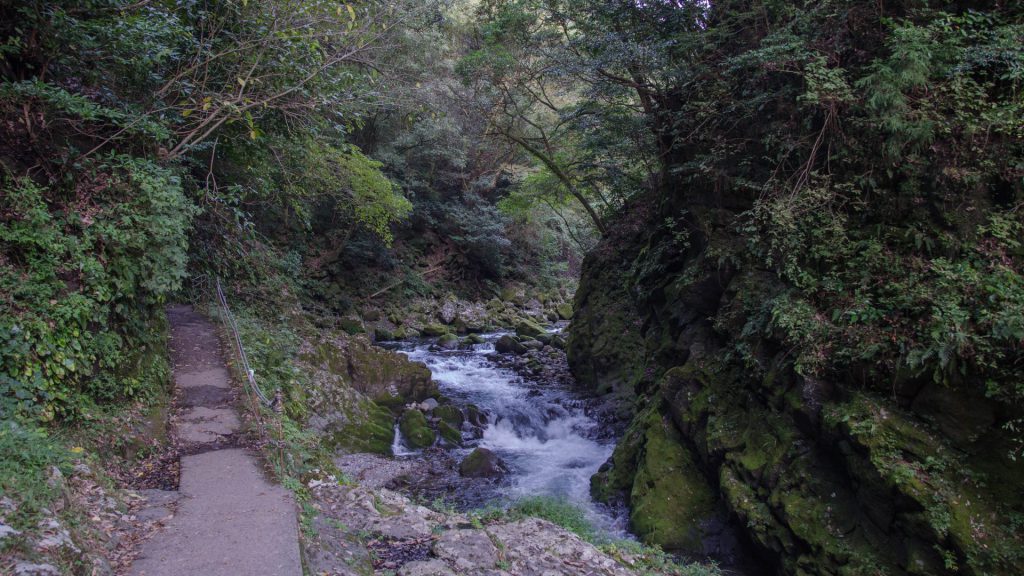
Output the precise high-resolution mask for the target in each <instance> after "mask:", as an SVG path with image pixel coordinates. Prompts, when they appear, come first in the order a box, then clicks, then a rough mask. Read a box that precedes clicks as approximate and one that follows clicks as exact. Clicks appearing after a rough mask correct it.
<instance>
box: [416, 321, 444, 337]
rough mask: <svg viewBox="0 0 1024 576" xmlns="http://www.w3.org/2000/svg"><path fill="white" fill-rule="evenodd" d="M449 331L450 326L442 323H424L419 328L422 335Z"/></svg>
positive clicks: (435, 334) (441, 333)
mask: <svg viewBox="0 0 1024 576" xmlns="http://www.w3.org/2000/svg"><path fill="white" fill-rule="evenodd" d="M450 332H451V328H449V327H448V326H445V325H444V324H425V325H424V326H423V328H421V329H420V333H421V334H423V335H424V336H443V335H445V334H448V333H450Z"/></svg>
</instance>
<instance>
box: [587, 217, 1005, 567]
mask: <svg viewBox="0 0 1024 576" xmlns="http://www.w3.org/2000/svg"><path fill="white" fill-rule="evenodd" d="M636 212H637V211H635V210H634V211H631V214H634V215H635V213H636ZM697 216H698V217H699V219H700V221H701V222H703V223H704V225H703V228H702V229H700V230H694V231H693V234H692V236H691V242H690V245H688V246H685V247H680V246H675V245H672V243H671V242H668V241H666V239H665V238H662V237H659V236H658V234H657V233H656V232H653V233H652V232H648V231H649V230H656V228H657V226H656V225H653V224H652V225H651V226H643V225H637V226H633V227H632V228H630V227H629V226H616V227H613V229H615V230H616V231H615V232H613V234H614V235H615V236H613V237H612V238H609V239H607V240H606V241H605V242H603V243H602V244H601V245H600V246H599V247H598V248H597V249H596V250H595V251H594V252H593V253H592V254H591V255H590V256H588V259H587V261H586V263H585V265H584V273H583V280H582V283H581V285H580V289H579V292H578V293H577V297H576V301H575V314H574V317H573V323H572V325H571V326H570V329H569V333H570V336H569V350H568V351H569V360H570V363H571V366H572V368H573V371H574V373H575V374H576V376H577V378H578V379H579V380H580V381H581V382H583V383H585V384H587V385H589V386H591V387H593V389H595V390H596V391H598V392H618V393H619V394H621V395H622V396H623V397H629V396H630V395H633V396H635V398H636V405H637V407H638V410H637V412H636V415H635V417H634V418H633V420H632V423H631V425H630V427H629V429H628V430H627V432H626V433H625V436H624V437H623V439H622V440H621V441H620V443H619V444H618V446H617V448H616V450H615V453H614V455H613V456H612V458H611V459H610V460H609V461H608V463H607V464H606V465H605V466H604V467H603V468H602V470H601V471H600V472H599V473H598V474H597V475H596V476H595V477H594V478H593V481H592V492H593V494H594V495H595V497H597V498H599V499H602V500H614V499H623V500H625V501H626V502H627V503H629V504H630V505H631V510H632V514H631V520H632V524H633V527H634V529H635V530H636V531H637V533H638V534H639V535H641V536H642V537H643V538H644V539H645V540H647V541H650V542H656V543H658V544H661V545H662V546H664V547H666V548H669V549H675V550H681V551H687V552H697V553H701V552H708V551H709V550H708V549H707V546H706V543H707V541H708V539H707V536H708V534H707V532H708V530H709V527H711V526H715V525H716V523H718V522H719V521H720V520H721V519H722V517H723V514H724V515H727V516H728V517H730V518H731V519H733V520H734V524H735V526H737V527H738V529H739V530H741V531H742V532H743V533H744V535H745V537H746V538H745V539H746V540H747V541H749V542H751V543H752V544H753V551H754V552H755V553H757V554H759V555H761V556H763V557H764V558H765V559H766V560H767V561H768V562H770V563H771V564H772V565H773V566H775V567H776V569H777V570H778V571H779V572H780V573H784V574H820V575H830V574H836V575H838V574H875V573H886V574H937V575H938V574H978V575H980V574H996V575H1009V574H1015V573H1019V572H1017V571H1018V570H1019V566H1020V562H1022V561H1024V534H1022V533H1021V529H1020V527H1019V526H1020V524H1019V519H1020V518H1024V485H1022V479H1024V467H1022V463H1021V462H1019V461H1018V462H1013V461H1011V460H1010V459H1009V458H1008V457H1007V454H1008V452H1009V450H1008V449H1007V444H1006V441H1005V440H1006V438H1005V434H1004V432H1003V430H1002V429H1001V426H1002V423H1003V422H1005V421H1006V418H1007V417H1008V415H1006V414H1002V415H1000V414H999V413H998V412H999V411H998V410H997V409H996V408H995V407H994V406H993V405H992V404H991V403H990V402H989V401H988V400H986V399H985V398H983V397H980V396H979V395H977V394H973V395H972V394H971V393H968V392H966V391H964V390H960V389H955V388H949V387H945V386H942V385H938V384H935V383H932V382H931V381H930V378H926V379H924V380H920V381H913V380H911V379H907V378H896V377H895V376H894V377H893V378H892V379H891V380H889V381H885V382H878V383H874V382H867V383H863V382H862V383H858V384H854V383H852V382H847V381H833V382H830V381H823V380H818V379H814V378H809V377H804V376H801V375H800V374H799V373H798V372H797V371H796V369H795V368H794V365H793V358H792V355H791V354H790V350H789V348H788V347H787V346H785V345H783V343H782V339H781V337H780V335H779V334H778V333H765V332H761V333H750V331H749V328H748V327H749V325H750V322H749V321H750V319H751V318H754V317H756V315H757V314H762V313H763V310H764V303H765V302H766V301H769V300H770V299H771V298H774V297H776V296H778V295H779V294H782V293H784V291H785V290H786V286H785V285H783V284H782V283H781V282H780V281H779V280H778V279H777V277H776V276H774V275H773V274H771V273H770V272H768V271H765V270H761V269H758V268H757V266H754V265H749V263H747V265H746V266H744V265H734V264H731V263H730V262H729V261H728V260H723V259H720V258H719V257H718V256H712V255H714V254H716V253H717V254H720V253H722V252H723V251H725V249H724V247H725V246H726V244H727V243H728V242H729V241H730V240H729V238H730V234H729V231H728V230H727V226H726V224H725V223H726V222H729V221H730V218H729V215H728V214H724V213H716V212H714V211H711V210H707V211H704V212H702V213H700V214H698V215H697ZM634 217H635V216H634ZM651 222H657V219H651ZM850 380H851V381H852V380H853V378H851V379H850ZM1000 418H1002V420H1000ZM1015 518H1016V519H1017V520H1016V523H1015V520H1014V519H1015Z"/></svg>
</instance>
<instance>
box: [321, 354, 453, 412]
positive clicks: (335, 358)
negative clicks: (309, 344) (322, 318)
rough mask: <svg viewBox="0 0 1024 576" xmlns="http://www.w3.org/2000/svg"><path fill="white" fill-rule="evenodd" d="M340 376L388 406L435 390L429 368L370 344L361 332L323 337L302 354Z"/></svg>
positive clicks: (375, 400)
mask: <svg viewBox="0 0 1024 576" xmlns="http://www.w3.org/2000/svg"><path fill="white" fill-rule="evenodd" d="M306 358H307V360H308V361H309V362H311V363H314V364H316V365H318V366H319V367H321V368H322V369H325V370H327V371H330V372H332V373H334V374H336V375H339V376H341V377H342V378H343V379H344V381H345V382H346V383H347V384H348V385H350V386H351V387H352V388H353V389H355V390H357V391H359V392H361V393H363V394H365V395H366V396H367V397H369V398H370V399H371V400H373V401H374V402H376V403H377V404H380V405H382V406H386V407H389V408H398V407H400V406H404V405H405V404H407V403H409V402H420V401H422V400H424V399H426V398H429V397H431V396H434V395H436V394H437V385H436V384H435V383H434V382H433V381H432V380H431V377H430V369H428V368H427V367H426V365H425V364H423V363H421V362H413V361H411V360H409V359H408V357H406V356H405V355H404V354H399V353H397V352H393V351H391V350H385V349H383V348H380V347H378V346H374V345H373V344H371V343H370V342H369V340H367V339H366V337H365V336H359V337H352V338H347V339H345V338H327V339H325V340H324V341H323V342H322V343H321V344H319V345H318V346H316V347H315V349H314V350H313V351H312V352H311V353H309V354H307V355H306Z"/></svg>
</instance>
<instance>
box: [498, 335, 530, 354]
mask: <svg viewBox="0 0 1024 576" xmlns="http://www.w3.org/2000/svg"><path fill="white" fill-rule="evenodd" d="M494 350H495V351H496V352H498V353H500V354H525V353H526V346H523V345H522V344H521V343H520V342H519V340H517V339H516V338H515V337H514V336H512V335H510V334H503V335H502V336H501V338H498V340H497V342H495V343H494Z"/></svg>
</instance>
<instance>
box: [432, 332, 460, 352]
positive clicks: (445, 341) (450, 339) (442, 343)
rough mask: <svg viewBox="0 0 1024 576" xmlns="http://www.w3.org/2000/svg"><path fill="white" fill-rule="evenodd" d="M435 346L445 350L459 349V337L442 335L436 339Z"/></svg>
mask: <svg viewBox="0 0 1024 576" xmlns="http://www.w3.org/2000/svg"><path fill="white" fill-rule="evenodd" d="M437 345H438V346H439V347H441V348H443V349H445V350H455V349H456V348H458V347H459V337H458V336H456V335H455V334H444V335H443V336H441V337H440V338H438V339H437Z"/></svg>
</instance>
